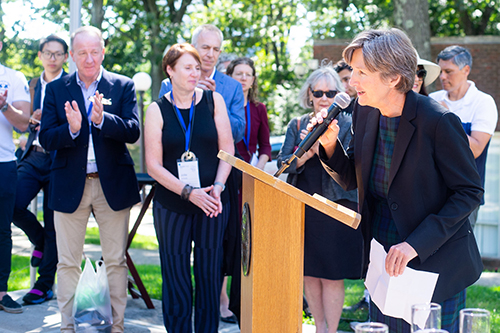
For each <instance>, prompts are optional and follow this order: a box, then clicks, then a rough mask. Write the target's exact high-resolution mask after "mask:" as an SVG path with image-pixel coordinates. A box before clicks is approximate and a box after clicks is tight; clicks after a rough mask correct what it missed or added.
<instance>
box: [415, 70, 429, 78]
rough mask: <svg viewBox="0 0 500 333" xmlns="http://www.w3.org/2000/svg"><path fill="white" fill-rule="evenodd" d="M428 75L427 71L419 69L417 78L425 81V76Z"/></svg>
mask: <svg viewBox="0 0 500 333" xmlns="http://www.w3.org/2000/svg"><path fill="white" fill-rule="evenodd" d="M426 75H427V71H426V70H425V69H419V70H417V76H418V77H419V78H421V79H425V76H426Z"/></svg>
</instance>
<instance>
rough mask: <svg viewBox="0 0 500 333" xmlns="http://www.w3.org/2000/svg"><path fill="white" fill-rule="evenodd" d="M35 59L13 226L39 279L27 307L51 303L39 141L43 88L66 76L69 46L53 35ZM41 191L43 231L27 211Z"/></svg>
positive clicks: (48, 224)
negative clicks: (38, 67)
mask: <svg viewBox="0 0 500 333" xmlns="http://www.w3.org/2000/svg"><path fill="white" fill-rule="evenodd" d="M38 58H39V59H40V60H41V62H42V66H43V72H42V74H41V75H40V77H39V78H34V79H32V80H31V81H30V83H29V85H30V91H31V92H32V95H33V98H32V101H31V112H32V117H31V119H30V125H29V130H30V135H29V137H28V142H27V144H26V148H25V150H24V152H23V154H22V155H21V158H20V159H19V161H18V168H17V177H18V181H17V191H16V204H15V207H14V218H13V222H14V224H15V225H16V226H18V227H19V228H20V229H22V230H23V231H24V232H25V233H26V235H27V236H28V238H29V240H30V241H31V243H32V244H33V245H34V246H35V249H34V251H33V253H32V255H31V266H33V267H38V274H39V276H38V279H37V281H36V283H35V285H34V286H33V288H32V289H31V290H30V291H29V292H28V293H27V294H26V295H25V296H24V297H23V301H24V302H25V303H27V304H40V303H43V302H45V301H47V300H49V299H52V297H53V296H54V293H53V292H52V287H53V285H54V279H55V275H56V268H57V247H56V232H55V229H54V212H53V211H52V209H50V208H49V206H48V200H49V174H50V164H51V163H52V159H51V157H50V153H49V152H48V151H45V150H44V149H43V148H42V146H41V145H40V142H39V141H38V133H39V129H40V119H41V117H42V106H43V100H44V98H45V88H46V87H47V84H48V83H49V82H52V81H54V80H57V79H59V78H60V77H61V76H64V75H66V72H64V70H63V68H62V67H63V64H64V63H65V62H66V60H67V59H68V44H66V42H65V41H64V40H63V39H61V38H60V37H58V36H56V35H50V36H48V37H47V38H43V39H42V40H41V41H40V50H39V51H38ZM41 189H43V193H44V196H43V227H42V225H41V224H40V222H38V220H37V217H36V216H35V214H33V213H32V212H31V211H29V210H28V205H29V204H30V202H31V200H33V198H35V197H36V196H37V195H38V192H39V191H40V190H41Z"/></svg>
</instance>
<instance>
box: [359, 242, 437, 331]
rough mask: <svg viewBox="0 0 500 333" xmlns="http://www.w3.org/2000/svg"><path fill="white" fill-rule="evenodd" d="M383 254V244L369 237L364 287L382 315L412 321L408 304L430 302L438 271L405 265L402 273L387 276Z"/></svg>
mask: <svg viewBox="0 0 500 333" xmlns="http://www.w3.org/2000/svg"><path fill="white" fill-rule="evenodd" d="M386 257H387V253H386V252H385V250H384V247H383V246H382V245H381V244H380V243H379V242H377V241H376V240H375V239H372V242H371V251H370V264H369V266H368V272H367V274H366V280H365V286H366V288H367V289H368V291H369V292H370V297H371V299H372V301H373V302H374V303H375V304H376V305H377V307H378V308H379V309H380V311H382V313H383V314H384V315H386V316H391V317H395V318H402V319H404V320H405V321H406V322H407V323H409V324H411V306H412V305H413V304H419V303H428V302H430V301H431V299H432V295H433V294H434V288H435V287H436V283H437V279H438V276H439V274H437V273H430V272H424V271H417V270H414V269H411V268H409V267H406V268H405V271H404V273H403V274H402V275H400V276H398V277H390V276H389V274H387V272H386V271H385V258H386Z"/></svg>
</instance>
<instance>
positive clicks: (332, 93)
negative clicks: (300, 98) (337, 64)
mask: <svg viewBox="0 0 500 333" xmlns="http://www.w3.org/2000/svg"><path fill="white" fill-rule="evenodd" d="M311 93H312V94H313V96H314V97H316V98H321V97H323V94H325V95H326V97H327V98H334V97H335V95H337V93H338V91H337V90H328V91H323V90H312V89H311Z"/></svg>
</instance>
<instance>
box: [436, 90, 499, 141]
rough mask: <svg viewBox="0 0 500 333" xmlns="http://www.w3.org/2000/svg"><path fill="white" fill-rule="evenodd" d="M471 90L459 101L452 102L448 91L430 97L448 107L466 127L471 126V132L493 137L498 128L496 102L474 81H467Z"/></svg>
mask: <svg viewBox="0 0 500 333" xmlns="http://www.w3.org/2000/svg"><path fill="white" fill-rule="evenodd" d="M467 83H469V89H467V92H466V93H465V95H464V97H462V98H461V99H459V100H458V101H450V99H449V98H448V92H447V91H446V90H439V91H436V92H433V93H431V94H430V95H429V97H431V98H433V99H434V100H436V101H438V102H441V101H444V102H445V103H446V105H448V107H449V109H450V111H452V112H453V113H455V114H456V115H457V116H458V117H459V118H460V120H461V121H462V123H463V124H464V125H466V124H470V125H471V131H473V132H474V131H477V132H484V133H488V134H490V135H493V133H494V132H495V128H496V126H497V120H498V112H497V105H496V103H495V100H494V99H493V97H491V96H490V95H488V94H486V93H484V92H482V91H480V90H479V89H477V87H476V85H475V84H474V82H473V81H467Z"/></svg>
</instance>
